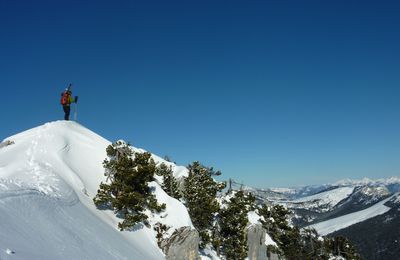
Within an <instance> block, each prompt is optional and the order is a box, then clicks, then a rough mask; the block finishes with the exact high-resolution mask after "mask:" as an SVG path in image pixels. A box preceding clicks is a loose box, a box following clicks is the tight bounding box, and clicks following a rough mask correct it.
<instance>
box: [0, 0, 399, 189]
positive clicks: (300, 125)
mask: <svg viewBox="0 0 400 260" xmlns="http://www.w3.org/2000/svg"><path fill="white" fill-rule="evenodd" d="M399 13H400V3H399V2H398V1H351V0H345V1H307V0H306V1H283V0H282V1H281V0H280V1H267V0H263V1H215V0H212V1H208V0H202V1H187V0H185V1H71V0H69V1H50V0H48V1H42V0H38V1H6V0H1V1H0V87H1V92H2V95H1V96H2V98H1V100H2V101H1V103H0V104H1V111H0V115H1V127H0V139H4V138H6V137H8V136H10V135H12V134H15V133H18V132H21V131H23V130H27V129H30V128H32V127H35V126H38V125H40V124H43V123H45V122H48V121H53V120H60V119H62V118H63V112H62V109H61V107H60V105H59V99H60V93H61V91H62V90H63V89H64V88H65V87H66V86H67V85H68V83H70V82H71V83H73V84H74V88H73V91H74V94H76V95H79V97H80V104H79V121H80V123H81V124H83V125H84V126H86V127H88V128H90V129H91V130H93V131H95V132H96V133H98V134H100V135H102V136H103V137H105V138H107V139H109V140H110V141H115V140H117V139H125V140H127V141H130V142H131V143H132V144H133V145H134V146H137V147H142V148H145V149H147V150H149V151H151V152H153V153H156V154H158V155H160V156H164V155H168V156H170V157H171V158H172V159H173V160H174V161H176V162H177V163H178V164H181V165H187V164H188V163H190V162H192V161H195V160H199V161H201V162H202V163H203V164H205V165H208V166H214V167H215V168H216V169H219V170H221V171H222V173H223V177H225V178H229V177H232V178H234V179H236V180H237V181H239V182H240V181H243V182H244V183H246V184H249V185H254V186H257V187H272V186H294V185H303V184H317V183H327V182H333V181H336V180H339V179H342V178H361V177H370V178H380V177H389V176H398V175H400V159H399V158H400V136H399V135H400V123H399V119H400V15H399Z"/></svg>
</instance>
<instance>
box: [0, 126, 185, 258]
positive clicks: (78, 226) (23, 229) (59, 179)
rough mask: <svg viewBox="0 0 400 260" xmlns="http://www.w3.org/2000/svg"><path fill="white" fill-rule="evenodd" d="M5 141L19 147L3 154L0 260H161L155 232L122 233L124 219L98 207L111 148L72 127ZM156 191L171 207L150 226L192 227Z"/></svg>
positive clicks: (180, 209) (178, 170) (177, 170)
mask: <svg viewBox="0 0 400 260" xmlns="http://www.w3.org/2000/svg"><path fill="white" fill-rule="evenodd" d="M6 140H10V141H13V142H14V144H12V145H9V146H6V147H2V148H1V149H0V231H1V232H0V259H41V260H43V259H68V260H69V259H96V260H97V259H163V258H164V255H163V253H162V252H161V250H160V249H159V248H158V246H157V244H156V240H155V234H154V231H153V230H152V228H147V227H145V226H137V227H136V228H135V230H134V231H133V232H132V231H130V232H129V231H128V232H120V231H118V230H117V223H118V222H119V221H120V219H118V218H117V217H116V216H115V215H114V213H113V212H112V211H107V210H98V209H97V208H96V207H95V206H94V204H93V201H92V199H93V197H94V196H95V194H96V192H97V189H98V186H99V184H100V182H101V181H105V177H104V174H103V173H104V169H103V166H102V162H103V160H104V159H105V158H106V157H107V156H106V152H105V149H106V147H107V146H108V145H109V144H110V142H109V141H107V140H105V139H104V138H102V137H100V136H99V135H97V134H95V133H93V132H92V131H90V130H88V129H86V128H85V127H83V126H81V125H79V124H78V123H76V122H72V121H57V122H52V123H47V124H45V125H42V126H39V127H36V128H33V129H31V130H28V131H25V132H22V133H20V134H17V135H14V136H11V137H9V138H7V139H6ZM134 150H137V151H142V150H141V149H137V148H134ZM153 158H154V159H155V161H156V162H157V163H161V162H165V161H164V160H162V159H161V158H159V157H157V156H155V155H153ZM165 163H167V164H170V165H172V166H173V169H174V174H175V175H176V176H177V177H180V176H185V175H186V174H187V170H186V168H185V167H178V166H175V165H174V164H171V163H168V162H165ZM151 187H152V188H153V190H154V193H155V194H156V197H157V199H158V200H159V202H161V203H166V204H167V209H166V211H165V212H163V213H161V214H160V215H158V214H153V215H152V216H151V218H150V223H151V224H154V223H156V222H157V221H160V222H162V223H164V224H167V225H168V226H170V227H171V228H170V230H169V233H172V232H173V231H174V230H175V228H179V227H182V226H191V227H192V223H191V220H190V218H189V215H188V212H187V210H186V208H185V207H184V206H183V204H181V203H180V202H179V201H177V200H175V199H173V198H171V197H169V196H168V195H167V194H166V193H165V192H164V191H163V190H162V189H161V188H160V185H159V184H158V183H157V182H152V183H151Z"/></svg>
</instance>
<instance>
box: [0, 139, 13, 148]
mask: <svg viewBox="0 0 400 260" xmlns="http://www.w3.org/2000/svg"><path fill="white" fill-rule="evenodd" d="M12 144H14V142H13V141H9V140H7V141H4V142H1V143H0V148H3V147H6V146H9V145H12Z"/></svg>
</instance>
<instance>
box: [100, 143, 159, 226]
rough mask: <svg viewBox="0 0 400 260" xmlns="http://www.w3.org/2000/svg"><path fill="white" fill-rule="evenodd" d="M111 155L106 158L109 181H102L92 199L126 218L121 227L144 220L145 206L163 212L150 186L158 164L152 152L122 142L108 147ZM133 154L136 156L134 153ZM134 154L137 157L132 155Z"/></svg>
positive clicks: (104, 164) (104, 163) (106, 171)
mask: <svg viewBox="0 0 400 260" xmlns="http://www.w3.org/2000/svg"><path fill="white" fill-rule="evenodd" d="M106 151H107V155H108V158H107V159H105V160H104V162H103V166H104V168H105V176H106V177H107V183H103V182H102V183H101V184H100V187H99V190H98V191H97V195H96V196H95V198H94V199H93V201H94V203H95V204H96V206H97V207H111V208H112V209H114V211H115V213H117V214H119V215H121V216H122V217H123V221H122V222H121V223H119V224H118V227H119V228H120V230H125V229H128V228H130V227H132V226H134V225H135V224H137V223H139V222H142V221H145V220H146V219H147V218H148V216H147V215H146V214H144V211H145V209H150V210H151V211H157V212H160V211H162V210H163V209H164V208H165V204H162V205H159V204H158V203H157V200H156V198H155V196H154V195H153V194H152V193H151V190H150V188H149V186H148V183H149V182H150V181H153V180H154V173H155V170H156V165H155V163H154V161H153V159H152V158H151V154H150V153H147V152H146V153H135V154H133V151H132V150H131V148H130V147H129V146H128V145H127V144H125V143H122V142H117V143H114V144H112V145H110V146H108V147H107V150H106ZM133 155H134V156H133ZM133 157H134V158H133Z"/></svg>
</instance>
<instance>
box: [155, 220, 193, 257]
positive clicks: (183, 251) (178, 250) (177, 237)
mask: <svg viewBox="0 0 400 260" xmlns="http://www.w3.org/2000/svg"><path fill="white" fill-rule="evenodd" d="M199 241H200V240H199V233H198V232H197V230H195V229H191V228H190V227H181V228H179V229H177V230H175V232H174V233H173V234H172V235H171V237H169V238H167V239H164V240H163V241H162V242H161V249H162V250H163V251H164V253H165V257H166V259H167V260H197V259H199V252H198V251H199Z"/></svg>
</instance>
